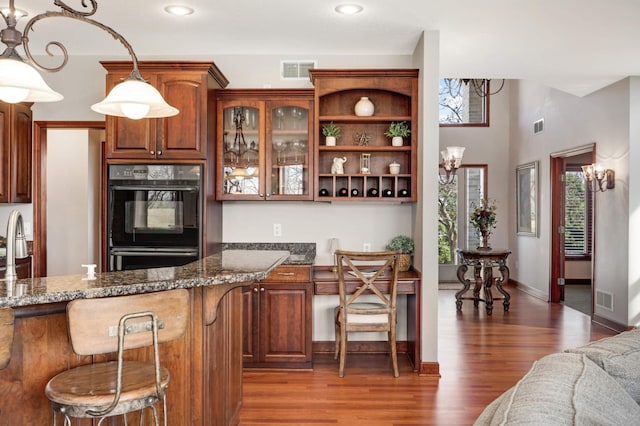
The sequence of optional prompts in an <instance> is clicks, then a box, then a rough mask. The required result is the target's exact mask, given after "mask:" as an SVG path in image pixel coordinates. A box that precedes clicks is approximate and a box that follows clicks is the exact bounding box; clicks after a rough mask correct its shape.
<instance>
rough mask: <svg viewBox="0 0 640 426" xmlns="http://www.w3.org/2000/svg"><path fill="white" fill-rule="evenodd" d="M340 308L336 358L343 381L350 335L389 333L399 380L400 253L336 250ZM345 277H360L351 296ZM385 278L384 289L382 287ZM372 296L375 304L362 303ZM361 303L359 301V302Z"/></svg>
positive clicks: (394, 369)
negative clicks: (397, 333) (397, 327)
mask: <svg viewBox="0 0 640 426" xmlns="http://www.w3.org/2000/svg"><path fill="white" fill-rule="evenodd" d="M335 253H336V261H337V265H338V291H339V295H340V305H339V306H338V307H337V308H336V347H335V357H336V358H337V357H338V356H339V357H340V369H339V375H340V377H344V367H345V363H346V352H347V333H348V332H349V331H370V332H387V340H388V342H389V352H390V354H391V361H392V367H393V375H394V377H398V376H399V372H398V361H397V354H396V299H397V287H398V260H399V257H400V251H383V252H354V251H346V250H336V252H335ZM346 274H351V275H353V276H355V277H357V278H358V279H359V280H360V281H361V284H360V285H359V286H358V288H357V289H356V290H355V292H353V293H352V294H348V292H347V284H346V282H345V277H346ZM381 278H383V279H384V282H385V286H387V285H388V289H386V291H385V289H383V288H381V287H380V285H379V281H380V279H381ZM369 294H373V295H375V296H376V298H375V299H376V300H375V302H362V301H361V298H362V296H364V295H369ZM359 299H360V301H359Z"/></svg>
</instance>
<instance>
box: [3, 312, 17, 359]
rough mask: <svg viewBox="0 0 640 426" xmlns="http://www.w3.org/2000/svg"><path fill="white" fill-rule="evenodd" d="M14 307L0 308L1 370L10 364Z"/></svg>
mask: <svg viewBox="0 0 640 426" xmlns="http://www.w3.org/2000/svg"><path fill="white" fill-rule="evenodd" d="M13 321H14V319H13V309H11V308H0V370H2V369H4V368H5V367H6V366H7V365H9V360H10V359H11V347H12V346H13Z"/></svg>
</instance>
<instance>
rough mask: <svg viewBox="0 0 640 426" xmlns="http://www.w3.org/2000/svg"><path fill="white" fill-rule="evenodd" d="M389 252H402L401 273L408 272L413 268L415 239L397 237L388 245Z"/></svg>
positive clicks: (400, 260)
mask: <svg viewBox="0 0 640 426" xmlns="http://www.w3.org/2000/svg"><path fill="white" fill-rule="evenodd" d="M386 248H387V250H400V251H401V252H402V254H401V255H400V259H399V261H398V270H399V271H408V270H409V268H411V256H412V255H413V248H414V244H413V238H411V237H407V236H405V235H397V236H395V237H393V238H392V239H391V241H389V244H387V247H386Z"/></svg>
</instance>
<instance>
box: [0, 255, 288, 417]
mask: <svg viewBox="0 0 640 426" xmlns="http://www.w3.org/2000/svg"><path fill="white" fill-rule="evenodd" d="M288 256H289V253H288V252H287V251H265V250H225V251H223V252H221V253H217V254H214V255H212V256H209V257H207V258H205V259H202V260H199V261H196V262H193V263H190V264H188V265H185V266H181V267H175V268H156V269H142V270H135V271H119V272H110V273H103V274H96V275H95V277H89V276H87V275H69V276H59V277H43V278H29V279H22V280H17V281H13V282H11V283H9V282H6V281H0V307H10V308H12V309H13V310H14V314H15V332H14V341H13V348H12V351H11V359H10V361H9V365H8V366H7V368H5V369H4V370H0V419H2V421H0V423H2V422H4V421H7V422H8V423H7V424H11V425H25V426H26V425H34V424H38V425H45V424H51V418H52V417H51V416H52V413H51V409H50V405H49V401H48V400H47V398H46V397H45V395H44V388H45V386H46V383H47V381H48V380H49V379H50V378H51V377H53V376H54V375H56V374H57V373H59V372H61V371H63V370H66V369H68V368H71V367H75V366H77V365H81V364H88V363H91V362H92V359H91V357H79V356H77V355H75V354H74V353H73V350H72V348H71V345H70V343H69V339H68V337H67V321H66V313H65V310H66V304H67V302H69V301H71V300H74V299H81V298H98V297H114V296H124V295H130V294H140V293H148V292H157V291H165V290H171V289H175V288H185V289H188V290H189V294H190V306H191V310H190V318H189V322H188V324H187V332H186V333H185V335H184V336H183V337H182V338H180V339H177V340H175V341H172V342H168V343H164V344H162V345H161V354H160V356H161V360H162V363H163V364H164V365H165V366H166V367H167V368H168V369H169V371H170V372H171V383H170V385H169V389H168V391H167V411H168V413H169V424H175V425H207V426H208V425H228V424H237V423H238V419H237V414H238V411H239V409H240V406H241V403H242V327H241V323H242V310H241V309H242V294H241V287H242V286H244V285H248V284H251V283H253V282H255V281H260V280H262V279H264V278H265V277H267V276H268V275H269V273H270V272H271V271H272V270H273V269H274V268H275V267H276V266H277V265H279V264H280V263H282V262H283V261H285V260H286V259H287V257H288ZM150 355H151V354H150V353H149V351H148V350H146V349H141V350H137V351H133V353H131V354H130V356H131V357H132V358H145V359H146V358H148V357H149V356H150ZM2 424H4V423H2ZM74 424H76V423H74ZM78 424H81V425H85V424H86V425H90V424H91V422H90V421H84V422H81V423H78Z"/></svg>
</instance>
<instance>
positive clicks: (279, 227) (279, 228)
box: [273, 223, 282, 237]
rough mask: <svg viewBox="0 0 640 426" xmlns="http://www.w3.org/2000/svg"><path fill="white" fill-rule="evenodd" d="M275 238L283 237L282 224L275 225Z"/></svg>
mask: <svg viewBox="0 0 640 426" xmlns="http://www.w3.org/2000/svg"><path fill="white" fill-rule="evenodd" d="M273 236H274V237H282V224H280V223H274V224H273Z"/></svg>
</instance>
